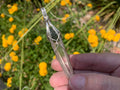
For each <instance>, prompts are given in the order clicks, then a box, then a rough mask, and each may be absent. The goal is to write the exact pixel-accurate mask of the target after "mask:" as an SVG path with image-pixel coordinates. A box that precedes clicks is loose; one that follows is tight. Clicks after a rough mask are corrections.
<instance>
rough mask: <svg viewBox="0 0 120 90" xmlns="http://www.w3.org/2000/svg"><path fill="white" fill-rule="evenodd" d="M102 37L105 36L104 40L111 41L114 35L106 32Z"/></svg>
mask: <svg viewBox="0 0 120 90" xmlns="http://www.w3.org/2000/svg"><path fill="white" fill-rule="evenodd" d="M104 38H105V39H106V40H108V41H112V40H113V38H114V35H113V34H110V33H106V34H105V35H104Z"/></svg>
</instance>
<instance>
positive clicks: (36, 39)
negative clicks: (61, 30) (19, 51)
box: [34, 36, 42, 45]
mask: <svg viewBox="0 0 120 90" xmlns="http://www.w3.org/2000/svg"><path fill="white" fill-rule="evenodd" d="M41 40H42V37H41V36H38V37H37V38H35V39H34V42H35V43H36V44H37V45H39V42H40V41H41Z"/></svg>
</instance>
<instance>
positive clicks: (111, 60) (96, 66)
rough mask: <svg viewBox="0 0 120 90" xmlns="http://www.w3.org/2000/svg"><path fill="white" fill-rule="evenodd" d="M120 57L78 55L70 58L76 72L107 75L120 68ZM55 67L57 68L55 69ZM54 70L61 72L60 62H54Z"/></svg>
mask: <svg viewBox="0 0 120 90" xmlns="http://www.w3.org/2000/svg"><path fill="white" fill-rule="evenodd" d="M119 58H120V55H119V54H112V53H103V54H95V53H88V54H78V55H72V57H70V62H71V64H72V67H73V68H74V69H76V70H93V71H99V72H105V73H111V72H113V71H114V70H116V69H117V68H118V67H119V66H120V60H119ZM55 65H56V66H57V67H55ZM52 68H53V69H55V70H57V71H61V70H62V69H61V66H60V65H59V63H58V61H57V60H56V61H53V62H52Z"/></svg>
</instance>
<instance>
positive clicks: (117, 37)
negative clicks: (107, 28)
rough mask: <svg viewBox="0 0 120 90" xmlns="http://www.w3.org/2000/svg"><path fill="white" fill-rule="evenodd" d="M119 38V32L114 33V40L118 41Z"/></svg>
mask: <svg viewBox="0 0 120 90" xmlns="http://www.w3.org/2000/svg"><path fill="white" fill-rule="evenodd" d="M119 40H120V37H119V34H116V35H115V36H114V38H113V41H114V42H118V41H119Z"/></svg>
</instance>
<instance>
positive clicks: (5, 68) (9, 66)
mask: <svg viewBox="0 0 120 90" xmlns="http://www.w3.org/2000/svg"><path fill="white" fill-rule="evenodd" d="M10 69H11V63H6V64H5V66H4V70H5V71H9V70H10Z"/></svg>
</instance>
